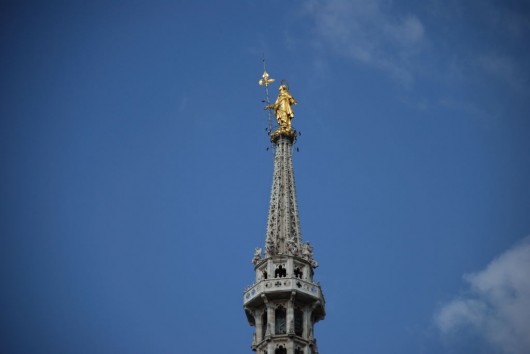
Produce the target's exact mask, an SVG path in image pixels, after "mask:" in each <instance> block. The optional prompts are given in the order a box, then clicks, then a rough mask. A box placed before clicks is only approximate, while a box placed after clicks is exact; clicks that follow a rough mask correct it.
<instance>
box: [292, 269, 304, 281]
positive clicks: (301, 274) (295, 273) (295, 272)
mask: <svg viewBox="0 0 530 354" xmlns="http://www.w3.org/2000/svg"><path fill="white" fill-rule="evenodd" d="M294 276H295V277H297V278H299V279H302V277H303V276H304V273H303V272H302V271H301V270H300V268H299V267H296V268H295V269H294Z"/></svg>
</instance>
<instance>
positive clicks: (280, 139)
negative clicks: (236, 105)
mask: <svg viewBox="0 0 530 354" xmlns="http://www.w3.org/2000/svg"><path fill="white" fill-rule="evenodd" d="M272 82H273V79H269V75H268V74H267V72H266V71H265V72H264V74H263V79H262V80H260V81H259V83H260V85H263V86H265V89H266V93H267V106H266V107H265V109H267V110H269V117H270V113H271V112H274V114H275V116H276V121H277V122H278V128H277V129H276V130H275V131H274V132H272V129H269V133H270V136H271V141H272V143H273V145H274V150H275V154H274V172H273V181H272V190H271V198H270V205H269V215H268V219H267V233H266V237H265V252H264V255H263V257H262V251H261V248H259V247H258V248H256V251H255V253H254V258H253V260H252V263H253V264H254V270H255V272H256V280H255V283H254V284H252V285H251V286H250V287H248V288H247V289H246V290H245V292H244V295H243V296H244V298H243V304H244V309H245V313H246V315H247V318H248V321H249V323H250V325H251V326H255V327H256V332H255V333H254V336H253V340H252V350H254V351H255V352H257V353H259V354H317V353H318V349H317V345H316V339H315V338H314V335H313V328H314V324H315V323H316V322H318V321H320V320H322V319H324V317H325V309H324V305H325V301H324V295H323V294H322V289H321V288H320V284H319V283H315V282H314V280H313V275H314V268H316V267H317V263H316V261H315V260H314V259H313V249H312V247H311V245H310V244H309V242H307V243H303V242H302V236H301V232H300V221H299V217H298V207H297V203H296V190H295V183H294V171H293V162H292V150H293V143H294V141H295V140H296V138H297V134H296V130H294V129H293V127H292V125H291V120H292V119H293V118H294V112H293V109H292V106H293V105H295V104H296V103H297V102H296V100H295V99H294V98H293V97H292V96H291V93H290V92H289V88H288V87H287V85H285V84H282V85H280V87H279V94H278V98H277V99H276V101H275V103H273V104H270V102H269V100H268V86H269V84H270V83H272Z"/></svg>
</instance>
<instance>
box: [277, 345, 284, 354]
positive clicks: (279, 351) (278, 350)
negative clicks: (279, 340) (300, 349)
mask: <svg viewBox="0 0 530 354" xmlns="http://www.w3.org/2000/svg"><path fill="white" fill-rule="evenodd" d="M274 354H287V349H285V347H284V346H283V345H280V346H279V347H278V348H276V350H275V351H274Z"/></svg>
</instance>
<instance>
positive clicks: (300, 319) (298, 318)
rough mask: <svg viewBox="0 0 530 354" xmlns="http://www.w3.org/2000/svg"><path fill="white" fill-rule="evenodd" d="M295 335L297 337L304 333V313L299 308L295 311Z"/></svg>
mask: <svg viewBox="0 0 530 354" xmlns="http://www.w3.org/2000/svg"><path fill="white" fill-rule="evenodd" d="M294 333H295V334H296V335H297V336H301V335H302V334H303V333H304V311H302V310H301V309H300V308H299V307H297V308H295V309H294Z"/></svg>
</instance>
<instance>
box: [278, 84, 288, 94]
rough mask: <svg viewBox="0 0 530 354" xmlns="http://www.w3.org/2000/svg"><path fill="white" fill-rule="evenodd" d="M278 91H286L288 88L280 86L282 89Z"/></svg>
mask: <svg viewBox="0 0 530 354" xmlns="http://www.w3.org/2000/svg"><path fill="white" fill-rule="evenodd" d="M278 90H280V92H283V91H286V90H287V86H285V85H280V88H278Z"/></svg>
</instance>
